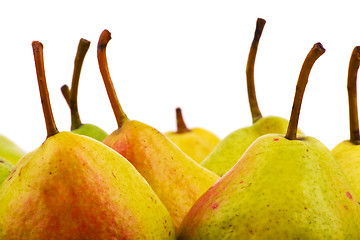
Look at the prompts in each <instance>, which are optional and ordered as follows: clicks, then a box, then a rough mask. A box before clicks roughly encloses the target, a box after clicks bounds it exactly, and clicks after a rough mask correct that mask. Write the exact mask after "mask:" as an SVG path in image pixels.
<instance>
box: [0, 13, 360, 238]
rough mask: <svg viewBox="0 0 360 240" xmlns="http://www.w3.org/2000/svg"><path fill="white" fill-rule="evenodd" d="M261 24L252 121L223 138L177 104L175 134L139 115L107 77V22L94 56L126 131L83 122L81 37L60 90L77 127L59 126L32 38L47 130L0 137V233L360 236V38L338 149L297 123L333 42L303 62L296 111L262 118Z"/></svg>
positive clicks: (39, 49)
mask: <svg viewBox="0 0 360 240" xmlns="http://www.w3.org/2000/svg"><path fill="white" fill-rule="evenodd" d="M264 26H265V20H264V19H258V20H257V24H256V30H255V34H254V39H253V42H252V45H251V48H250V52H249V57H248V63H247V68H246V74H247V86H248V96H249V103H250V110H251V113H252V118H253V125H252V126H249V127H245V128H241V129H238V130H235V131H234V132H232V133H231V134H229V135H228V136H227V137H225V138H224V139H222V140H220V139H219V138H218V137H217V136H215V135H214V134H212V133H211V132H209V131H207V130H205V129H202V128H193V129H189V128H187V127H186V124H185V122H184V119H183V117H182V112H181V109H180V108H177V109H176V116H177V131H175V132H166V133H164V134H163V133H161V132H159V131H158V130H156V129H155V128H153V127H151V126H149V125H146V124H144V123H142V122H139V121H136V120H130V119H129V118H128V117H127V115H126V114H125V112H124V111H123V109H122V107H121V105H120V103H119V100H118V98H117V95H116V92H115V89H114V86H113V84H112V80H111V77H110V73H109V68H108V64H107V57H106V47H107V44H108V42H109V41H110V39H111V34H110V32H109V31H107V30H104V31H103V32H102V33H101V35H100V38H99V41H98V46H97V57H98V63H99V69H100V72H101V75H102V78H103V80H104V85H105V88H106V91H107V94H108V96H109V100H110V103H111V106H112V108H113V111H114V115H115V118H116V121H117V124H118V129H116V130H115V131H114V132H112V133H111V134H110V135H108V134H107V133H106V132H104V131H103V130H102V129H101V128H99V127H97V126H94V125H92V124H83V123H82V122H81V121H80V117H79V113H78V107H77V89H78V83H79V77H80V72H81V67H82V63H83V60H84V58H85V55H86V53H87V50H88V48H89V45H90V42H89V41H87V40H85V39H81V40H80V42H79V47H78V51H77V54H76V58H75V66H74V74H73V79H72V85H71V88H69V87H68V86H67V85H64V86H63V87H62V88H61V91H62V93H63V96H64V98H65V100H66V102H67V103H68V105H69V108H70V112H71V132H66V131H64V132H59V131H58V129H57V127H56V124H55V120H54V117H53V114H52V110H51V105H50V99H49V93H48V90H47V85H46V77H45V68H44V59H43V45H42V43H41V42H38V41H34V42H33V43H32V47H33V53H34V60H35V67H36V74H37V78H38V85H39V92H40V97H41V103H42V107H43V112H44V118H45V123H46V129H47V138H46V140H45V142H44V143H43V144H42V145H41V146H40V147H39V148H37V149H35V150H34V151H32V152H30V153H25V152H24V151H23V150H21V148H19V147H18V146H16V144H15V143H13V142H11V141H10V140H9V139H7V138H5V137H2V138H3V139H0V142H1V145H0V156H1V159H0V183H1V185H0V240H1V239H16V240H18V239H27V240H31V239H104V240H107V239H109V240H110V239H112V240H115V239H216V240H218V239H360V199H359V198H358V196H359V197H360V189H359V184H358V183H359V180H358V179H359V176H358V175H357V173H358V168H360V151H359V150H360V149H359V147H358V145H359V143H360V135H359V123H358V116H357V115H358V113H357V97H356V79H357V71H358V68H359V65H360V47H355V48H354V51H353V53H352V56H351V59H350V66H349V74H348V90H349V108H350V123H351V124H350V132H351V137H350V140H349V141H344V142H342V143H340V144H339V145H338V146H336V147H335V148H334V149H333V150H332V151H329V150H328V149H327V148H326V147H325V146H324V145H323V144H322V143H321V142H319V141H318V140H316V139H315V138H313V137H310V136H306V135H305V134H304V133H303V132H302V131H300V130H298V119H299V114H300V107H301V102H302V98H303V95H304V91H305V87H306V84H307V81H308V77H309V74H310V71H311V69H312V67H313V65H314V63H315V61H316V60H317V59H318V58H319V57H320V56H321V55H322V54H323V53H324V52H325V49H324V48H323V46H322V45H321V44H320V43H316V44H314V46H313V47H312V48H311V50H310V52H309V53H308V55H307V56H306V58H305V60H304V63H303V66H302V69H301V72H300V74H299V79H298V83H297V86H296V92H295V97H294V103H293V108H292V112H291V116H290V120H289V121H287V120H286V119H283V118H280V117H275V116H266V117H263V116H262V114H261V112H260V110H259V107H258V105H257V100H256V94H255V87H254V62H255V57H256V52H257V47H258V44H259V40H260V37H261V33H262V30H263V28H264Z"/></svg>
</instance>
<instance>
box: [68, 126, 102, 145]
mask: <svg viewBox="0 0 360 240" xmlns="http://www.w3.org/2000/svg"><path fill="white" fill-rule="evenodd" d="M72 132H73V133H77V134H80V135H84V136H88V137H91V138H93V139H96V140H98V141H99V142H102V141H103V140H104V139H105V138H106V137H107V136H108V134H107V132H105V131H104V130H103V129H101V128H99V127H98V126H96V125H94V124H90V123H86V124H81V126H80V127H78V128H76V129H74V130H72Z"/></svg>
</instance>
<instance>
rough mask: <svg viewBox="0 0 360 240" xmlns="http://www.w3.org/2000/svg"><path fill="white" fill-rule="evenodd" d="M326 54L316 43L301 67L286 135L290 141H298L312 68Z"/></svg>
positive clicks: (319, 44)
mask: <svg viewBox="0 0 360 240" xmlns="http://www.w3.org/2000/svg"><path fill="white" fill-rule="evenodd" d="M324 52H325V49H324V47H323V46H322V45H321V43H316V44H314V46H313V47H312V48H311V50H310V52H309V53H308V55H307V56H306V58H305V61H304V63H303V65H302V67H301V71H300V75H299V78H298V81H297V84H296V91H295V97H294V102H293V106H292V111H291V116H290V121H289V125H288V129H287V132H286V135H285V138H287V139H289V140H295V139H296V133H297V128H298V122H299V115H300V108H301V103H302V99H303V96H304V92H305V88H306V84H307V82H308V80H309V75H310V71H311V68H312V67H313V65H314V63H315V61H316V60H317V59H318V58H319V57H320V56H321V55H322V54H323V53H324Z"/></svg>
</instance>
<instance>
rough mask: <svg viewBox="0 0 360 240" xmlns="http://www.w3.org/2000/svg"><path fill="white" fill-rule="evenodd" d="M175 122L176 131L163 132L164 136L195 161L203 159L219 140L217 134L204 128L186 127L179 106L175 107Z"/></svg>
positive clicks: (198, 161)
mask: <svg viewBox="0 0 360 240" xmlns="http://www.w3.org/2000/svg"><path fill="white" fill-rule="evenodd" d="M176 123H177V124H176V125H177V130H176V132H173V131H169V132H165V133H164V134H165V136H167V137H168V138H169V139H170V140H171V141H172V142H173V143H175V144H176V145H177V146H178V147H179V148H180V149H181V150H182V151H183V152H184V153H186V154H187V155H188V156H189V157H190V158H191V159H193V160H194V161H195V162H197V163H200V162H201V161H202V160H204V158H205V157H206V156H207V155H209V153H210V152H211V151H212V150H213V149H214V147H215V146H216V145H217V144H218V143H219V142H220V139H219V137H218V136H216V135H215V134H213V133H212V132H210V131H208V130H206V129H204V128H200V127H196V128H191V129H189V128H187V126H186V124H185V121H184V118H183V115H182V111H181V108H179V107H177V108H176Z"/></svg>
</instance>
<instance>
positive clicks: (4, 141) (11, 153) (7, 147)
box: [0, 135, 25, 165]
mask: <svg viewBox="0 0 360 240" xmlns="http://www.w3.org/2000/svg"><path fill="white" fill-rule="evenodd" d="M24 155H25V150H23V149H22V148H21V147H19V146H18V145H17V144H16V143H14V142H13V141H12V140H10V139H9V138H7V137H5V136H4V135H0V157H2V158H5V159H6V160H7V161H9V162H10V163H11V164H13V165H15V164H16V163H17V162H18V161H19V160H20V158H22V156H24Z"/></svg>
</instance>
